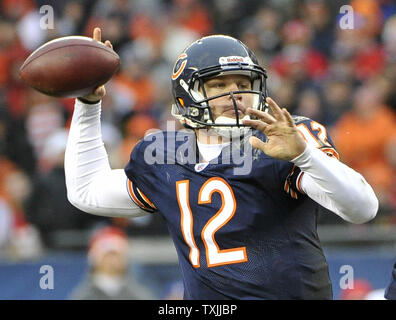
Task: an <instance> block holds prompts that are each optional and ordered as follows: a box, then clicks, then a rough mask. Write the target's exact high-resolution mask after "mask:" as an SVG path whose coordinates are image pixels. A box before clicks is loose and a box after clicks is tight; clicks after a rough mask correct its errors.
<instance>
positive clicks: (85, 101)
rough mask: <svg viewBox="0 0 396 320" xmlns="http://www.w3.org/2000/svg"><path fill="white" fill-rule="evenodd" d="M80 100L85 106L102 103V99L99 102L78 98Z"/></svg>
mask: <svg viewBox="0 0 396 320" xmlns="http://www.w3.org/2000/svg"><path fill="white" fill-rule="evenodd" d="M77 99H78V100H80V101H81V102H82V103H84V104H97V103H99V102H100V99H99V100H97V101H89V100H86V99H84V98H77Z"/></svg>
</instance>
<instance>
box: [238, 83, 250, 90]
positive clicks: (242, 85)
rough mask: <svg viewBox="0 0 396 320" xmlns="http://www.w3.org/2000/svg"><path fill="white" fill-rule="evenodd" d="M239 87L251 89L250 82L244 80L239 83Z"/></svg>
mask: <svg viewBox="0 0 396 320" xmlns="http://www.w3.org/2000/svg"><path fill="white" fill-rule="evenodd" d="M239 89H242V90H250V82H242V83H240V84H239Z"/></svg>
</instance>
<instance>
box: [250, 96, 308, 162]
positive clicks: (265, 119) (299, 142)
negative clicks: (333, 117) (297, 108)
mask: <svg viewBox="0 0 396 320" xmlns="http://www.w3.org/2000/svg"><path fill="white" fill-rule="evenodd" d="M266 102H267V103H268V105H269V107H270V109H271V111H272V115H271V114H269V113H266V112H263V111H259V110H256V109H252V108H248V109H247V113H248V114H250V115H252V116H256V117H257V118H258V120H243V124H246V125H248V126H251V127H253V128H255V129H257V130H260V131H262V132H263V133H264V134H265V135H266V136H267V139H268V140H267V142H264V141H262V140H260V139H259V138H257V137H253V136H252V137H250V140H249V142H250V144H251V145H252V147H253V148H258V149H260V150H262V151H263V152H264V153H265V154H267V155H269V156H270V157H273V158H276V159H280V160H286V161H290V160H292V159H294V158H295V157H297V156H299V155H300V154H301V153H303V152H304V150H305V147H306V142H305V140H304V138H303V137H302V136H301V134H300V133H299V132H298V130H297V128H296V124H295V123H294V120H293V118H292V116H291V115H290V113H289V112H288V111H287V110H286V109H285V108H282V109H281V108H280V107H279V106H278V105H277V104H276V102H275V101H274V100H272V99H271V98H267V99H266Z"/></svg>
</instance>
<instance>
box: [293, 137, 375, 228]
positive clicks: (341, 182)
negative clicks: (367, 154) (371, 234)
mask: <svg viewBox="0 0 396 320" xmlns="http://www.w3.org/2000/svg"><path fill="white" fill-rule="evenodd" d="M291 162H293V163H294V164H295V165H296V166H298V167H299V168H300V169H301V171H302V177H301V182H300V189H302V190H300V191H303V192H304V193H306V194H307V195H308V196H309V197H310V198H311V199H313V200H315V201H316V202H317V203H319V204H320V205H322V206H323V207H325V208H326V209H329V210H331V211H332V212H334V213H336V214H337V215H339V216H340V217H341V218H342V219H344V220H346V221H348V222H351V223H365V222H367V221H369V220H371V219H373V218H374V217H375V216H376V214H377V210H378V199H377V197H376V195H375V193H374V191H373V189H372V188H371V186H370V185H369V184H368V183H367V182H366V180H365V179H364V178H363V176H362V175H361V174H359V173H358V172H356V171H355V170H353V169H351V168H350V167H348V166H346V165H345V164H343V163H342V162H340V161H339V160H337V159H336V158H333V157H329V156H327V155H326V154H325V153H324V152H322V151H321V150H319V149H317V148H315V147H312V146H310V145H307V148H306V149H305V151H304V152H303V153H302V154H301V155H299V156H298V157H296V158H295V159H293V160H292V161H291Z"/></svg>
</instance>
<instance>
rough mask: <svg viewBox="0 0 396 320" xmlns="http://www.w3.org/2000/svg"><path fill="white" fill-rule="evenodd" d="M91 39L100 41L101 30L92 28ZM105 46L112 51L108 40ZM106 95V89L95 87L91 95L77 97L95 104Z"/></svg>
mask: <svg viewBox="0 0 396 320" xmlns="http://www.w3.org/2000/svg"><path fill="white" fill-rule="evenodd" d="M92 38H93V39H94V40H96V41H99V42H100V41H102V30H100V28H98V27H96V28H94V31H93V36H92ZM104 44H105V45H106V46H108V47H109V48H111V49H113V45H112V44H111V42H110V41H109V40H106V41H105V43H104ZM105 95H106V88H105V86H104V85H102V86H99V87H97V88H96V89H95V90H94V92H92V93H91V94H88V95H86V96H83V97H78V98H79V99H81V100H83V101H84V100H85V101H89V102H91V103H95V102H99V101H100V100H102V98H103V97H104V96H105Z"/></svg>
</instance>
